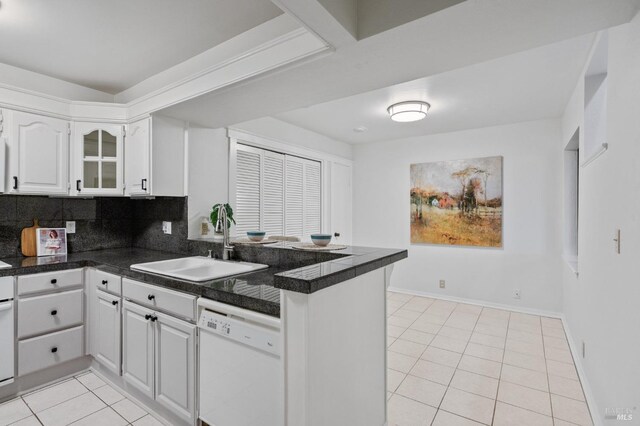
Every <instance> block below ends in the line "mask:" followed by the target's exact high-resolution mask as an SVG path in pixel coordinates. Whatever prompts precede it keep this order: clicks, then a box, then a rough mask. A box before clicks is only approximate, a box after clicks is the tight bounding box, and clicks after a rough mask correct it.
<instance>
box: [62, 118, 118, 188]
mask: <svg viewBox="0 0 640 426" xmlns="http://www.w3.org/2000/svg"><path fill="white" fill-rule="evenodd" d="M122 141H123V126H121V125H118V124H100V123H75V127H74V151H75V157H76V159H75V161H74V166H75V170H74V175H75V180H74V181H72V185H73V187H72V191H73V192H74V193H75V194H76V195H80V196H82V195H123V176H122V173H123V146H122Z"/></svg>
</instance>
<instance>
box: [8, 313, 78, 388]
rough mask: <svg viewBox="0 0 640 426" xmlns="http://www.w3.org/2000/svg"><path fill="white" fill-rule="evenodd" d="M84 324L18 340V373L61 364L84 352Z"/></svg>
mask: <svg viewBox="0 0 640 426" xmlns="http://www.w3.org/2000/svg"><path fill="white" fill-rule="evenodd" d="M83 336H84V326H82V325H81V326H79V327H75V328H71V329H69V330H63V331H57V332H55V333H51V334H46V335H44V336H38V337H34V338H32V339H26V340H21V341H19V342H18V375H19V376H24V375H25V374H29V373H32V372H34V371H37V370H42V369H44V368H48V367H51V366H53V365H56V364H61V363H63V362H65V361H69V360H72V359H75V358H79V357H81V356H82V355H83V354H84V351H83V344H82V339H83Z"/></svg>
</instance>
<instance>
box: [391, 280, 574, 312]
mask: <svg viewBox="0 0 640 426" xmlns="http://www.w3.org/2000/svg"><path fill="white" fill-rule="evenodd" d="M388 290H389V291H393V292H395V293H404V294H410V295H412V296H422V297H430V298H432V299H441V300H448V301H450V302H459V303H467V304H469V305H478V306H486V307H488V308H496V309H504V310H505V311H511V312H518V313H522V314H531V315H539V316H543V317H549V318H559V319H562V314H561V313H560V312H553V311H545V310H542V309H533V308H522V307H520V306H512V305H503V304H500V303H493V302H487V301H484V300H476V299H466V298H464V297H456V296H444V295H441V294H435V293H429V292H427V291H417V290H407V289H404V288H398V287H389V288H388Z"/></svg>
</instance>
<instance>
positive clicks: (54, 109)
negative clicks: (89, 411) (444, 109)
mask: <svg viewBox="0 0 640 426" xmlns="http://www.w3.org/2000/svg"><path fill="white" fill-rule="evenodd" d="M330 50H331V48H330V46H328V45H326V44H325V43H323V42H322V41H320V40H319V39H318V38H317V37H315V36H314V35H313V34H311V33H310V32H309V31H307V30H306V29H304V28H296V29H294V30H292V31H289V32H287V33H285V34H282V35H280V36H277V37H275V38H273V39H271V40H268V41H266V42H264V43H262V44H260V45H258V46H255V47H252V48H251V49H248V50H245V51H244V52H241V53H239V54H237V55H235V56H233V57H231V58H229V59H227V60H225V61H222V62H220V63H217V64H215V65H212V66H209V67H206V68H204V69H201V70H199V71H197V72H195V73H193V74H191V75H189V76H188V77H185V78H182V79H179V80H177V81H175V82H172V83H170V84H167V85H165V86H163V87H162V88H160V89H157V90H154V91H152V92H150V93H147V94H145V95H142V96H140V97H138V98H136V99H134V100H132V101H130V102H127V103H115V102H114V103H111V102H88V101H75V100H72V99H64V98H61V97H57V96H52V95H49V94H45V93H41V92H37V91H34V90H29V89H25V88H21V87H17V86H13V85H9V84H3V83H0V107H1V108H8V109H13V110H18V111H23V112H30V113H35V114H41V115H46V116H50V117H56V118H62V119H66V120H73V121H100V122H106V123H109V122H113V123H125V122H131V121H135V120H138V119H141V118H144V117H147V116H149V115H150V114H151V113H154V112H157V111H159V110H162V109H164V108H167V107H169V106H172V105H176V104H178V103H180V102H183V101H186V100H189V99H193V98H196V97H198V96H201V95H204V94H206V93H210V92H212V91H215V90H219V89H221V88H223V87H226V86H229V85H232V84H236V83H238V82H240V81H244V80H246V79H248V78H252V77H255V76H257V75H260V74H262V73H265V72H268V71H271V70H274V69H276V68H279V67H281V66H285V65H289V64H291V63H294V62H296V61H299V60H301V59H304V58H308V57H310V56H313V55H316V54H318V53H319V52H324V51H330Z"/></svg>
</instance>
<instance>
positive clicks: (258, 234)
mask: <svg viewBox="0 0 640 426" xmlns="http://www.w3.org/2000/svg"><path fill="white" fill-rule="evenodd" d="M265 234H266V232H264V231H247V238H249V239H250V240H251V241H255V242H259V241H262V240H263V239H264V236H265Z"/></svg>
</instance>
